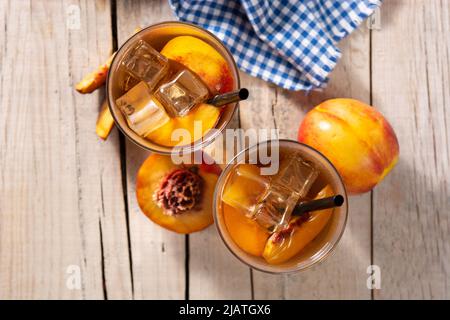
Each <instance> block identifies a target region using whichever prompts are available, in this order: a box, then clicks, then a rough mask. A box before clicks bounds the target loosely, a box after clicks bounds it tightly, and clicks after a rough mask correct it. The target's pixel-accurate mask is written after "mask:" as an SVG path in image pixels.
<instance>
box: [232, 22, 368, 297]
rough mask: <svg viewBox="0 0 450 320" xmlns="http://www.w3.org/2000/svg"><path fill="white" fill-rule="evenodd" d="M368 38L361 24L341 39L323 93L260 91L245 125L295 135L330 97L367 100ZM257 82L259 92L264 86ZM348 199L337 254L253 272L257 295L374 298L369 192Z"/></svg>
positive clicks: (289, 136) (282, 135) (292, 137)
mask: <svg viewBox="0 0 450 320" xmlns="http://www.w3.org/2000/svg"><path fill="white" fill-rule="evenodd" d="M369 41H370V39H369V31H368V30H366V29H365V28H362V29H360V30H358V31H356V32H354V33H353V34H352V35H351V36H350V37H349V38H348V39H346V40H344V41H343V42H342V43H341V49H342V51H343V57H342V59H341V60H340V64H339V65H338V67H337V68H336V70H335V71H334V72H333V74H332V77H331V80H330V84H329V86H328V87H327V89H325V90H324V91H323V92H312V93H310V94H309V95H306V94H305V93H304V92H289V91H286V90H281V89H279V88H272V90H271V91H270V92H268V91H267V89H266V90H264V91H263V93H261V94H258V95H257V97H258V99H261V101H258V102H257V103H256V104H255V108H253V109H250V110H247V112H248V114H245V115H243V112H244V110H243V109H241V123H242V124H245V125H247V126H255V127H276V128H278V129H279V137H280V138H289V139H296V138H297V130H298V127H299V125H300V122H301V120H302V119H303V117H304V115H305V113H306V112H307V111H309V110H310V109H311V108H312V107H314V106H315V105H317V104H319V103H320V102H322V101H324V100H326V99H330V98H336V97H351V98H355V99H359V100H362V101H365V102H367V103H369V102H370V61H369V57H370V56H369V52H370V42H369ZM258 82H260V83H258V85H257V86H256V87H257V89H256V90H257V91H258V90H261V88H264V86H265V85H264V84H263V83H262V81H258ZM253 115H257V116H256V118H255V117H254V116H253ZM242 117H245V120H243V119H242ZM260 117H261V118H260ZM349 202H350V204H349V220H348V223H347V228H346V230H345V233H344V236H343V238H342V239H341V242H340V243H339V245H338V248H337V249H336V251H335V252H334V254H333V255H332V256H331V257H329V258H328V259H327V260H325V261H324V262H323V263H322V264H321V265H318V266H316V267H314V268H312V269H311V270H308V271H305V272H304V273H299V274H294V275H288V276H274V275H267V274H264V273H261V272H257V271H255V272H254V281H253V282H254V296H255V298H256V299H370V297H371V291H370V290H369V289H367V287H366V279H367V274H366V268H367V267H368V266H369V265H370V264H371V263H370V245H371V211H370V195H364V196H359V197H351V198H350V199H349Z"/></svg>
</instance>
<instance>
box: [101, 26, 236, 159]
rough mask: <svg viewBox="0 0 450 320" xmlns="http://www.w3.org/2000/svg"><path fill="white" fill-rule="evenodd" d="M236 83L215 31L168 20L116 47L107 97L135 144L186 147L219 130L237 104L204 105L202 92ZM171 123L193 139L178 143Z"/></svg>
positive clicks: (229, 59) (187, 150) (188, 149)
mask: <svg viewBox="0 0 450 320" xmlns="http://www.w3.org/2000/svg"><path fill="white" fill-rule="evenodd" d="M238 88H239V72H238V69H237V67H236V64H235V62H234V60H233V57H232V55H231V53H230V52H229V51H228V49H227V48H225V47H224V45H223V44H222V43H221V41H220V40H219V39H218V38H217V37H215V36H214V35H213V34H212V33H210V32H208V31H206V30H204V29H202V28H200V27H197V26H195V25H192V24H189V23H184V22H174V21H173V22H172V21H170V22H162V23H159V24H155V25H152V26H149V27H147V28H145V29H143V30H141V31H139V32H138V33H136V34H135V35H133V36H132V37H131V38H130V39H128V40H127V41H126V42H125V43H124V44H123V45H122V47H121V48H120V49H119V50H118V51H117V53H116V55H115V57H114V59H113V62H112V64H111V67H110V71H109V73H108V79H107V99H108V104H109V108H110V111H111V114H112V116H113V118H114V120H115V123H116V124H117V126H118V127H119V129H120V130H121V131H122V132H123V133H124V134H125V135H126V136H127V137H128V138H129V139H130V140H131V141H133V142H134V143H136V144H137V145H139V146H141V147H143V148H145V149H147V150H150V151H154V152H157V153H161V154H170V153H171V152H172V151H173V150H174V147H177V148H178V150H177V152H183V153H191V152H194V151H196V150H200V149H201V148H203V147H205V146H206V145H207V144H209V143H210V142H211V141H213V140H214V138H215V137H216V136H217V135H219V134H220V132H221V131H222V130H223V129H224V128H225V127H226V125H227V124H228V122H229V121H230V120H231V118H232V116H233V113H234V111H235V110H236V108H237V105H238V104H237V103H230V104H227V105H226V106H223V107H221V108H220V109H219V108H214V107H213V106H211V105H205V104H207V103H206V100H207V98H208V97H209V98H211V97H212V96H214V95H216V94H221V93H227V92H231V91H233V90H236V89H238ZM202 99H203V100H202ZM203 102H204V103H203ZM187 105H190V106H191V107H192V108H187V107H186V106H187ZM176 129H183V130H184V131H185V132H187V133H189V134H191V135H192V141H188V142H189V143H181V145H182V146H180V143H178V140H177V139H176V138H177V137H175V139H173V138H172V133H173V132H174V131H175V130H176ZM212 129H214V130H212Z"/></svg>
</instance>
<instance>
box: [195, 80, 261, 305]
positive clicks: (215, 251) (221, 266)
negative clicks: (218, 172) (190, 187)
mask: <svg viewBox="0 0 450 320" xmlns="http://www.w3.org/2000/svg"><path fill="white" fill-rule="evenodd" d="M241 76H242V78H241V81H242V84H243V87H247V84H248V83H247V82H246V81H245V80H244V79H246V77H245V76H244V75H243V74H241ZM249 103H251V102H248V101H245V102H241V107H243V108H245V107H246V106H248V104H249ZM236 128H239V112H236V113H235V115H234V118H233V119H232V121H230V123H229V124H228V126H227V129H236ZM237 139H238V140H239V141H240V142H241V139H242V137H241V136H240V135H239V133H238V138H237ZM226 143H227V142H226V136H223V140H220V139H217V140H216V141H215V142H214V143H212V144H211V146H208V147H207V148H206V149H205V152H206V153H208V154H210V155H212V156H213V157H214V150H222V152H223V154H224V156H223V159H220V158H214V159H216V161H217V162H218V163H220V164H221V166H222V167H225V166H226V159H231V158H232V157H233V156H234V155H235V154H236V152H237V151H238V149H237V148H238V146H236V150H234V151H232V150H225V148H224V146H226V145H227V144H226ZM228 151H230V152H229V154H226V153H227V152H228ZM219 154H220V152H219ZM189 256H190V258H189V298H190V299H251V297H252V285H251V271H250V269H249V268H248V267H246V266H245V265H243V264H242V263H241V262H240V261H238V260H237V259H236V258H235V257H234V256H233V255H232V254H231V253H230V252H229V251H228V249H227V248H226V247H225V245H224V243H223V242H222V239H221V238H220V236H219V234H218V231H217V229H216V227H215V226H211V227H209V228H208V229H206V230H204V231H202V232H198V233H194V234H191V235H190V236H189Z"/></svg>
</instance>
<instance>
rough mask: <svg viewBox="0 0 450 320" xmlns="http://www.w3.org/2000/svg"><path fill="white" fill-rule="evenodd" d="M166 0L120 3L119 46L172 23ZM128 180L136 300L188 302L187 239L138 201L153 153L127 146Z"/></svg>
mask: <svg viewBox="0 0 450 320" xmlns="http://www.w3.org/2000/svg"><path fill="white" fill-rule="evenodd" d="M172 19H173V18H172V15H171V11H170V8H169V6H168V5H167V2H166V1H117V31H118V32H117V34H118V43H119V45H120V44H121V43H123V42H125V41H126V40H127V39H128V38H129V37H130V35H131V34H132V33H133V30H134V29H135V28H136V27H138V26H141V27H145V26H148V25H151V24H154V23H157V22H160V21H166V20H172ZM125 152H126V178H127V197H128V214H129V229H130V239H131V256H132V270H133V281H134V298H135V299H184V298H185V293H186V288H185V287H186V283H185V280H186V270H185V259H186V250H185V247H186V242H185V236H183V235H179V234H175V233H173V232H170V231H167V230H165V229H163V228H162V227H160V226H158V225H156V224H154V223H153V222H152V221H150V220H149V219H148V218H147V217H145V216H144V214H143V213H142V212H141V210H140V208H139V206H138V204H137V200H136V189H135V186H136V180H135V178H136V174H137V171H138V170H139V167H140V166H141V164H142V162H143V161H144V160H145V159H146V158H147V157H148V156H149V155H150V153H149V152H147V151H145V150H143V149H141V148H139V147H137V146H136V145H134V144H133V143H132V142H130V141H126V143H125Z"/></svg>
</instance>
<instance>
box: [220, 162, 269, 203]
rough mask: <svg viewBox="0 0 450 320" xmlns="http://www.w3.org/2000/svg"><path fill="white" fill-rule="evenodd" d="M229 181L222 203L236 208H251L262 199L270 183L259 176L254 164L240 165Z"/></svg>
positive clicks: (258, 169) (257, 168) (258, 170)
mask: <svg viewBox="0 0 450 320" xmlns="http://www.w3.org/2000/svg"><path fill="white" fill-rule="evenodd" d="M234 170H235V171H234V172H233V173H232V174H231V177H230V179H229V180H228V181H227V184H226V187H225V190H224V191H223V194H222V201H223V202H225V203H226V204H228V205H230V206H232V207H235V208H250V207H252V206H254V205H255V204H256V203H257V202H258V199H259V198H261V197H262V195H263V194H264V192H265V191H266V188H267V183H268V181H267V180H266V179H264V178H263V177H262V176H260V175H259V172H260V168H259V167H258V166H255V165H253V164H239V165H238V166H236V167H235V169H234Z"/></svg>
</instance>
